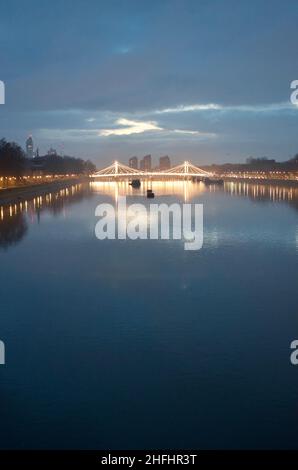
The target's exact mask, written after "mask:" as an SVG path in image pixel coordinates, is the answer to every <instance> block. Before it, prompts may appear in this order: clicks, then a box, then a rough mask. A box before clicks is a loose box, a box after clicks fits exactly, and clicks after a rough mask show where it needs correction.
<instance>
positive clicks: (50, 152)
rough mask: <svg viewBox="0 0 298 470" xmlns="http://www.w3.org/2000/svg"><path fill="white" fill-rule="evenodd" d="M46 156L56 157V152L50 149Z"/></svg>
mask: <svg viewBox="0 0 298 470" xmlns="http://www.w3.org/2000/svg"><path fill="white" fill-rule="evenodd" d="M48 155H50V156H53V155H54V156H55V155H57V151H56V150H55V149H53V148H52V147H51V148H50V149H49V150H48Z"/></svg>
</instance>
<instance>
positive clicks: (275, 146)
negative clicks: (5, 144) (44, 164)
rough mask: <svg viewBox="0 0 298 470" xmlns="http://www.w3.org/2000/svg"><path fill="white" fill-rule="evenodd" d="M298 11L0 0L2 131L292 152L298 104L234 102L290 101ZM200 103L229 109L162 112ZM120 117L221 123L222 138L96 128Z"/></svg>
mask: <svg viewBox="0 0 298 470" xmlns="http://www.w3.org/2000/svg"><path fill="white" fill-rule="evenodd" d="M297 19H298V4H297V3H296V2H293V1H291V0H284V1H282V0H271V1H270V2H268V1H267V0H253V1H250V2H247V1H246V0H225V1H222V0H214V1H212V2H210V1H200V2H198V1H196V0H193V1H191V0H189V1H187V2H185V1H183V0H181V1H175V0H168V1H167V0H164V1H159V0H156V1H150V2H147V1H141V0H138V1H134V0H130V1H120V0H119V1H113V0H112V1H111V0H109V1H103V0H101V1H98V0H96V1H95V0H94V1H92V0H89V1H88V2H85V1H81V0H77V1H76V2H73V1H70V0H60V1H57V0H56V1H55V0H54V1H51V2H50V1H48V2H46V1H44V2H41V1H34V0H27V1H26V2H22V1H17V0H9V1H8V0H2V3H1V16H0V57H1V71H0V73H1V76H0V79H1V80H4V81H5V82H6V90H7V97H6V105H5V107H2V108H0V122H1V129H2V133H4V135H7V136H12V137H13V138H15V139H16V140H21V141H23V140H24V138H25V136H26V134H27V133H28V132H31V133H33V135H34V136H35V139H36V140H38V139H39V144H40V146H41V147H44V148H45V147H46V146H47V145H48V144H50V143H51V144H52V145H54V146H55V145H56V146H58V145H60V144H61V142H62V141H63V140H64V145H65V147H66V148H67V149H68V150H69V153H71V152H72V153H75V154H79V153H80V152H82V151H85V152H88V153H90V155H91V156H97V155H98V156H99V157H98V158H100V155H103V154H104V155H105V156H107V157H106V158H110V156H111V155H114V153H115V152H116V151H117V152H119V155H120V157H121V155H123V156H124V157H126V154H129V153H135V151H136V150H139V152H140V153H146V152H148V151H149V152H150V151H151V152H153V153H154V152H156V153H158V152H162V153H164V152H165V151H166V153H170V151H172V152H173V154H177V153H179V154H180V152H181V151H183V149H185V152H190V156H192V157H193V158H197V156H198V155H199V156H200V158H201V157H202V155H203V156H204V158H205V156H206V158H213V159H225V156H226V155H227V154H229V155H230V154H232V158H234V159H236V160H237V159H238V158H241V157H243V156H244V155H247V154H250V153H256V154H257V155H258V154H263V153H268V154H269V155H272V154H273V153H276V152H277V151H278V152H279V156H280V157H281V158H287V157H288V154H289V152H292V150H295V145H296V147H297V149H298V138H297V137H296V134H297V132H296V133H295V132H294V130H295V129H296V127H297V124H298V118H297V114H296V113H295V112H291V111H289V112H288V111H285V110H280V111H278V110H276V111H275V112H271V113H270V112H269V111H268V112H267V113H259V112H253V111H252V110H249V109H247V110H246V111H245V110H242V111H241V112H240V111H239V110H237V107H239V106H243V105H245V106H247V107H249V106H251V107H254V106H255V107H256V108H257V107H258V106H260V105H267V106H268V105H270V104H274V103H275V104H279V103H284V102H289V95H290V88H289V86H290V82H291V81H292V80H294V79H297V78H298V67H297V60H296V56H297V54H296V50H295V49H296V47H297V46H296V44H297ZM196 103H216V104H218V105H221V106H223V107H224V108H226V107H228V108H229V110H228V111H227V110H224V111H223V110H213V111H204V112H188V113H173V114H163V115H159V116H157V115H155V111H156V110H161V109H164V108H173V107H176V106H179V105H192V104H196ZM92 116H95V118H96V120H95V121H92V122H90V121H87V119H88V118H90V117H92ZM119 118H126V119H134V120H144V121H146V120H152V119H154V120H156V121H157V122H158V125H159V126H161V127H163V128H167V129H180V130H183V129H185V130H193V131H200V132H205V133H216V134H217V140H216V142H215V141H214V140H210V141H209V142H207V141H206V142H202V141H201V140H200V139H197V140H196V139H194V138H191V137H190V136H189V138H188V139H189V140H186V138H185V136H183V135H179V138H178V137H177V136H171V137H169V136H168V135H166V133H164V134H162V133H159V134H158V135H154V134H153V133H151V134H150V135H149V134H146V135H145V134H144V135H142V136H140V135H139V136H138V137H137V136H136V135H130V136H122V137H121V138H120V137H119V136H118V138H117V139H118V140H116V141H115V139H114V138H113V137H110V138H109V139H103V138H101V137H98V138H96V133H95V130H96V129H104V128H110V126H111V125H113V123H114V122H115V121H116V120H117V119H119ZM90 129H91V130H92V129H93V130H94V131H92V132H89V133H88V132H83V131H84V130H85V131H87V130H90ZM51 130H52V131H51ZM74 130H76V132H75V135H76V138H75V143H74V139H72V137H73V136H74V134H73V132H74ZM80 135H81V136H82V137H81V139H82V141H81V142H79V141H78V140H79V139H78V138H77V136H80ZM142 139H143V141H142ZM143 144H144V146H146V149H145V148H144V149H143V150H142V148H141V146H142V145H143ZM258 145H259V147H258ZM167 148H168V151H167V150H166V149H167ZM203 149H204V152H203V151H202V150H203ZM231 149H233V150H231ZM297 149H296V151H297ZM237 152H238V153H237ZM177 158H178V157H177ZM202 158H203V157H202Z"/></svg>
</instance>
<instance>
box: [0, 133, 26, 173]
mask: <svg viewBox="0 0 298 470" xmlns="http://www.w3.org/2000/svg"><path fill="white" fill-rule="evenodd" d="M25 168H26V158H25V154H24V152H23V150H22V149H21V147H20V146H19V145H17V144H16V143H15V142H7V141H6V140H5V139H1V140H0V175H1V176H17V177H20V176H22V175H23V174H24V171H25Z"/></svg>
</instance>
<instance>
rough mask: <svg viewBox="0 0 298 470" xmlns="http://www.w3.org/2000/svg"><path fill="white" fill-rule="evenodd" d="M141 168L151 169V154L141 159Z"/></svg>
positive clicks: (144, 169)
mask: <svg viewBox="0 0 298 470" xmlns="http://www.w3.org/2000/svg"><path fill="white" fill-rule="evenodd" d="M140 170H143V171H150V170H151V155H145V157H144V158H142V160H141V161H140Z"/></svg>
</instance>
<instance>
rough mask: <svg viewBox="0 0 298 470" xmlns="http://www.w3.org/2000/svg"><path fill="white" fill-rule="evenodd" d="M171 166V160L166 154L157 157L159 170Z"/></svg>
mask: <svg viewBox="0 0 298 470" xmlns="http://www.w3.org/2000/svg"><path fill="white" fill-rule="evenodd" d="M169 168H171V160H170V157H168V155H165V156H164V157H160V159H159V169H160V170H168V169H169Z"/></svg>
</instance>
